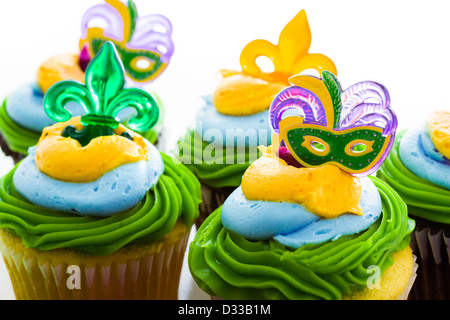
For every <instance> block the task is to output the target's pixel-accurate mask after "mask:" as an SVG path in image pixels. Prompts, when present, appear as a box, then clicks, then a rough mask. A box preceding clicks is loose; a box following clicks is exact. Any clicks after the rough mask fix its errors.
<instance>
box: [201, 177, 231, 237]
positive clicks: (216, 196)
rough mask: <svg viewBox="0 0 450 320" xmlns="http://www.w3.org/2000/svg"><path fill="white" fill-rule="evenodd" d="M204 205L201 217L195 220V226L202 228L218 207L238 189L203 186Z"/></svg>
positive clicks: (202, 204)
mask: <svg viewBox="0 0 450 320" xmlns="http://www.w3.org/2000/svg"><path fill="white" fill-rule="evenodd" d="M201 188H202V203H201V204H200V207H199V215H198V218H197V219H196V220H195V226H196V227H197V230H198V228H200V226H201V225H202V223H203V222H204V221H205V219H206V218H207V217H208V216H209V215H210V214H211V213H212V212H213V211H214V210H216V209H217V208H218V207H220V206H221V205H222V204H223V203H224V202H225V200H226V199H227V198H228V196H229V195H230V194H231V193H232V192H233V191H234V190H235V189H236V187H222V188H212V187H209V186H207V185H205V184H202V186H201Z"/></svg>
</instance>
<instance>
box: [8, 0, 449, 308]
mask: <svg viewBox="0 0 450 320" xmlns="http://www.w3.org/2000/svg"><path fill="white" fill-rule="evenodd" d="M98 3H101V1H100V0H98V1H96V0H77V1H68V0H40V1H35V0H20V1H18V0H15V1H1V4H0V99H3V97H6V96H7V95H8V94H9V93H10V92H11V91H13V90H14V89H16V88H17V87H19V86H21V85H22V84H24V83H26V82H29V81H33V80H34V77H35V74H36V70H37V68H38V66H39V64H40V63H42V62H43V61H44V60H46V59H47V58H49V57H51V56H53V55H55V54H59V53H65V52H77V50H78V41H79V37H80V19H81V16H82V14H83V13H84V12H85V11H86V10H87V9H88V8H90V7H91V6H92V5H94V4H98ZM135 3H136V5H137V8H138V11H139V14H140V15H142V16H143V15H147V14H152V13H160V14H163V15H165V16H167V17H168V18H169V19H170V20H171V22H172V24H173V40H174V43H175V53H174V56H173V58H172V60H171V62H170V64H169V67H168V68H167V69H166V71H165V72H164V73H163V74H162V76H160V77H159V78H158V79H156V80H155V81H154V82H153V83H152V84H150V85H149V86H148V89H150V90H154V91H156V92H157V93H158V94H159V95H160V96H161V97H162V99H163V100H164V101H165V105H166V110H167V111H166V122H165V128H166V130H165V134H166V136H165V138H164V140H165V142H166V143H165V145H164V146H162V147H161V148H162V149H163V151H169V150H171V149H172V148H173V147H174V145H175V143H176V140H177V139H178V137H179V136H181V135H182V134H183V132H184V130H185V128H186V127H187V126H188V125H190V124H191V123H192V121H193V119H194V115H195V111H196V109H197V106H198V102H199V97H200V96H202V95H204V94H207V93H211V92H212V90H213V89H214V87H215V86H216V84H217V82H218V80H219V75H218V72H217V71H218V70H219V69H223V68H229V69H240V65H239V55H240V53H241V50H242V48H243V47H244V46H245V45H246V44H247V43H248V42H250V41H252V40H255V39H266V40H269V41H271V42H273V43H274V44H276V43H277V41H278V36H279V33H280V32H281V30H282V28H283V27H284V26H285V25H286V24H287V23H288V22H289V21H290V20H291V19H292V18H293V17H294V16H295V15H296V14H297V13H298V12H299V11H300V10H301V9H305V10H306V13H307V16H308V21H309V24H310V27H311V32H312V44H311V48H310V53H322V54H325V55H327V56H328V57H330V58H331V59H332V60H333V61H334V62H335V64H336V66H337V69H338V78H339V80H340V82H341V85H342V87H343V89H345V88H347V87H349V86H350V85H352V84H354V83H356V82H359V81H365V80H373V81H378V82H381V83H383V84H384V85H385V86H386V87H387V88H388V90H389V92H390V96H391V106H392V108H393V109H394V110H395V112H396V114H397V116H398V119H399V128H400V129H402V128H406V127H408V126H413V125H416V124H418V123H420V121H421V120H422V119H423V118H424V116H426V114H427V113H429V112H431V111H433V110H437V109H450V79H449V75H450V18H449V15H448V14H449V8H450V5H448V4H447V3H449V2H448V0H427V1H415V0H409V1H404V0H377V1H365V0H341V1H337V0H303V1H301V0H296V1H294V0H277V1H275V0H272V1H269V0H227V1H223V0H190V1H188V0H159V1H157V0H153V1H150V0H135ZM449 4H450V3H449ZM11 168H12V161H10V160H9V159H7V158H5V157H4V156H3V155H0V175H3V174H5V173H6V172H8V171H9V170H10V169H11ZM190 285H191V279H190V276H189V272H188V271H187V270H186V269H184V271H183V290H182V292H181V296H180V298H186V299H188V298H198V297H200V298H201V297H203V296H202V295H197V293H195V292H194V293H192V292H191V291H189V290H190V288H191V287H190ZM194 291H195V290H194ZM12 298H14V296H13V294H12V291H11V286H10V284H9V279H8V276H7V274H6V271H5V269H4V266H3V264H2V262H0V299H12Z"/></svg>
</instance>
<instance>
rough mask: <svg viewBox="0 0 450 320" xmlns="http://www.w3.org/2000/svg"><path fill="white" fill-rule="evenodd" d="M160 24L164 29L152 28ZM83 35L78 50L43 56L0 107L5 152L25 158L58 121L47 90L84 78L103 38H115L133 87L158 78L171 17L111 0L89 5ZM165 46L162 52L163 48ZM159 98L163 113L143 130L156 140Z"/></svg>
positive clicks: (74, 108)
mask: <svg viewBox="0 0 450 320" xmlns="http://www.w3.org/2000/svg"><path fill="white" fill-rule="evenodd" d="M99 20H104V21H106V22H107V24H106V27H105V28H99V27H95V26H92V23H91V22H92V21H99ZM155 26H162V27H163V29H164V30H165V31H162V32H158V31H154V28H155ZM81 27H82V39H81V40H80V45H79V47H80V52H79V53H64V54H59V55H56V56H54V57H51V58H49V59H47V60H46V61H44V62H43V63H42V64H41V65H40V66H39V68H38V70H37V74H36V80H35V81H33V82H30V83H27V84H25V85H23V86H22V87H20V88H18V89H17V90H16V91H14V92H12V93H11V94H10V95H9V96H8V97H7V98H6V99H5V100H4V101H3V104H2V106H1V108H0V145H1V147H2V150H3V152H4V153H5V154H6V155H8V156H11V157H13V160H14V162H16V163H17V162H18V161H19V160H21V159H22V158H23V157H24V156H25V155H26V154H27V152H28V148H29V147H30V146H33V145H35V144H36V143H37V142H38V140H39V137H40V135H41V132H42V130H43V128H45V127H47V126H50V125H52V124H54V123H55V122H54V121H53V120H52V119H50V118H49V117H48V116H47V114H46V113H45V111H44V108H43V99H44V95H45V93H46V92H47V90H48V89H49V88H50V87H51V86H52V85H53V84H55V83H56V82H59V81H62V80H76V81H80V82H84V78H85V74H84V73H85V70H86V67H87V65H88V64H89V61H90V60H91V58H92V57H93V56H94V55H95V54H96V53H97V52H98V50H99V48H100V46H101V45H102V44H103V43H104V42H105V41H113V42H114V43H115V44H116V47H117V48H118V51H119V54H120V56H121V58H122V59H123V61H124V64H125V70H126V74H127V82H128V83H129V85H131V86H137V85H139V86H144V85H145V84H146V83H149V82H150V81H152V80H154V79H155V78H156V77H157V76H158V75H159V74H160V73H161V72H162V71H163V70H164V69H165V68H166V67H167V64H168V62H169V60H170V57H171V55H172V54H173V43H172V40H171V32H172V28H171V24H170V21H169V20H168V19H167V18H165V17H163V16H161V15H148V16H145V17H138V14H137V10H136V6H135V5H134V3H133V2H132V1H127V3H126V4H125V3H123V2H121V1H119V0H108V1H106V3H105V4H100V5H96V6H94V7H92V8H91V9H89V10H88V11H87V12H86V13H85V15H84V16H83V18H82V21H81ZM163 47H164V51H165V52H164V53H163V52H162V51H161V48H163ZM153 95H154V96H155V98H156V99H157V100H158V107H159V108H160V111H161V112H160V113H161V117H160V118H159V122H158V123H157V124H156V125H155V126H154V127H153V128H152V129H151V130H149V131H148V132H140V134H141V135H143V136H144V137H145V138H146V139H147V140H148V141H150V142H151V143H155V142H156V140H157V138H158V135H159V134H160V132H161V130H162V125H163V119H164V117H163V115H164V106H163V104H162V101H161V99H160V98H159V97H158V96H157V95H155V94H154V93H153ZM67 108H68V110H69V111H70V112H71V114H72V115H73V116H78V115H82V114H83V108H82V107H81V106H80V105H79V104H78V103H71V104H70V105H68V106H67ZM133 115H135V113H133V112H132V111H131V112H130V111H129V110H127V111H124V112H122V113H120V114H119V115H118V118H119V120H120V121H121V122H122V123H123V124H125V125H126V123H127V121H128V120H129V119H130V118H131V117H132V116H133Z"/></svg>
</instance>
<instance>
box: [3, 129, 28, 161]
mask: <svg viewBox="0 0 450 320" xmlns="http://www.w3.org/2000/svg"><path fill="white" fill-rule="evenodd" d="M0 147H1V148H2V151H3V153H4V154H5V155H6V156H7V157H11V158H12V159H13V161H14V164H17V163H19V162H20V160H22V159H23V158H25V155H24V154H21V153H18V152H14V151H12V150H11V149H10V148H9V147H8V145H7V144H6V140H5V138H4V137H3V135H2V134H1V133H0Z"/></svg>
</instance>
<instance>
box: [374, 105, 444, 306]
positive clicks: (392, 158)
mask: <svg viewBox="0 0 450 320" xmlns="http://www.w3.org/2000/svg"><path fill="white" fill-rule="evenodd" d="M449 130H450V111H449V110H439V111H436V112H434V113H432V114H430V115H429V116H428V118H427V119H426V120H425V121H424V122H423V124H421V125H420V126H417V127H414V128H410V129H407V130H403V131H402V132H400V134H399V135H398V138H397V140H396V142H395V144H394V148H393V149H392V152H391V153H390V155H389V157H388V158H387V160H386V161H385V163H384V164H383V166H382V167H381V168H380V170H379V171H378V172H377V176H378V177H379V178H381V179H383V180H384V181H386V182H387V183H388V184H389V185H390V186H391V187H392V188H394V189H395V190H396V191H397V192H398V193H399V194H400V196H401V197H402V198H403V200H404V201H405V202H406V203H407V205H408V211H409V214H410V215H411V216H412V217H414V220H415V221H416V229H415V230H414V233H413V236H412V243H411V246H412V248H413V250H414V254H415V255H416V256H417V257H418V261H419V265H420V268H419V270H418V273H417V280H416V282H415V284H414V287H413V289H412V292H411V296H410V299H418V300H419V299H420V300H437V299H440V300H448V299H450V289H449V284H450V268H449V266H450V254H449V252H450V251H449V250H450V249H449V248H450V160H449V159H450V148H449V146H450V131H449Z"/></svg>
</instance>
